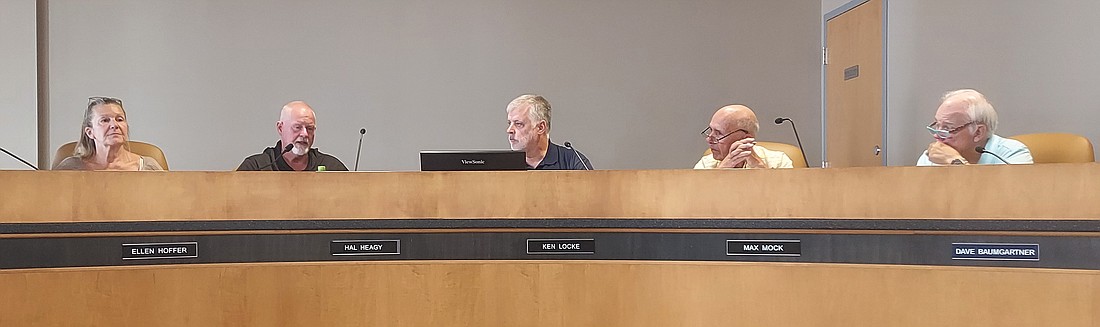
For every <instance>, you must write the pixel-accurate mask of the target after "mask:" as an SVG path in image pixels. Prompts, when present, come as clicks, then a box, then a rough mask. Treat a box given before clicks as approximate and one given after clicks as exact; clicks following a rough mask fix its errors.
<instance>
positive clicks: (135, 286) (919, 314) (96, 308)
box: [0, 261, 1100, 327]
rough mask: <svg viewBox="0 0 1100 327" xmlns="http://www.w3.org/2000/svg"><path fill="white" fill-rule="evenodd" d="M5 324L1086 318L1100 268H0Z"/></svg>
mask: <svg viewBox="0 0 1100 327" xmlns="http://www.w3.org/2000/svg"><path fill="white" fill-rule="evenodd" d="M0 285H4V292H0V308H2V309H0V310H2V312H3V314H2V315H0V325H2V326H50V325H73V324H81V325H91V326H149V325H155V326H655V327H656V326H660V327H665V326H845V327H847V326H1095V322H1097V321H1100V310H1098V308H1100V291H1098V289H1100V287H1098V285H1100V272H1097V271H1072V270H1039V269H1036V270H1021V269H1003V268H942V267H938V268H925V267H913V266H876V265H858V266H857V265H836V264H783V263H751V264H749V263H699V262H668V263H652V262H584V261H581V262H577V261H557V262H547V261H528V262H524V261H505V262H501V261H492V262H476V261H474V262H470V261H463V262H437V261H433V262H400V263H396V262H394V263H350V264H349V263H344V264H251V265H191V266H160V267H141V268H124V269H119V268H113V269H49V270H38V271H0Z"/></svg>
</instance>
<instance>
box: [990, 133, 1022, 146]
mask: <svg viewBox="0 0 1100 327" xmlns="http://www.w3.org/2000/svg"><path fill="white" fill-rule="evenodd" d="M994 137H996V138H997V139H998V141H999V142H997V146H1000V147H1003V148H1006V149H1027V145H1025V144H1024V142H1020V141H1017V140H1015V139H1010V138H1007V137H1001V136H998V135H994Z"/></svg>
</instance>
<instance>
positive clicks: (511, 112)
mask: <svg viewBox="0 0 1100 327" xmlns="http://www.w3.org/2000/svg"><path fill="white" fill-rule="evenodd" d="M507 112H508V129H507V130H506V132H508V145H509V146H511V148H512V150H513V151H523V152H525V153H527V166H528V168H531V169H548V170H591V169H592V163H591V162H589V161H588V158H587V157H585V156H584V155H583V154H581V153H580V152H579V151H577V150H576V149H572V148H566V147H563V146H560V145H557V144H554V143H553V142H550V102H549V101H547V100H546V98H544V97H542V96H541V95H535V94H524V95H521V96H519V97H518V98H516V99H515V100H512V102H511V103H508V108H507ZM565 144H566V145H568V144H569V142H566V143H565Z"/></svg>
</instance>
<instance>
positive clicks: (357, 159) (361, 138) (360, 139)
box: [352, 128, 367, 171]
mask: <svg viewBox="0 0 1100 327" xmlns="http://www.w3.org/2000/svg"><path fill="white" fill-rule="evenodd" d="M363 135H367V129H366V128H360V129H359V148H358V149H356V150H355V169H354V170H352V171H359V153H360V152H363Z"/></svg>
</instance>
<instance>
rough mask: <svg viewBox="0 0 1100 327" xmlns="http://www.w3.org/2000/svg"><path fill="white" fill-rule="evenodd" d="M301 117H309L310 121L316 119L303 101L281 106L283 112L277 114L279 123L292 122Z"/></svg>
mask: <svg viewBox="0 0 1100 327" xmlns="http://www.w3.org/2000/svg"><path fill="white" fill-rule="evenodd" d="M302 116H309V117H310V118H311V119H317V117H316V116H315V115H314V113H313V108H311V107H310V106H309V104H307V103H306V102H305V101H291V102H288V103H287V104H285V105H283V110H282V112H280V113H279V121H282V122H287V121H292V120H295V119H297V118H298V117H302Z"/></svg>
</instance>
